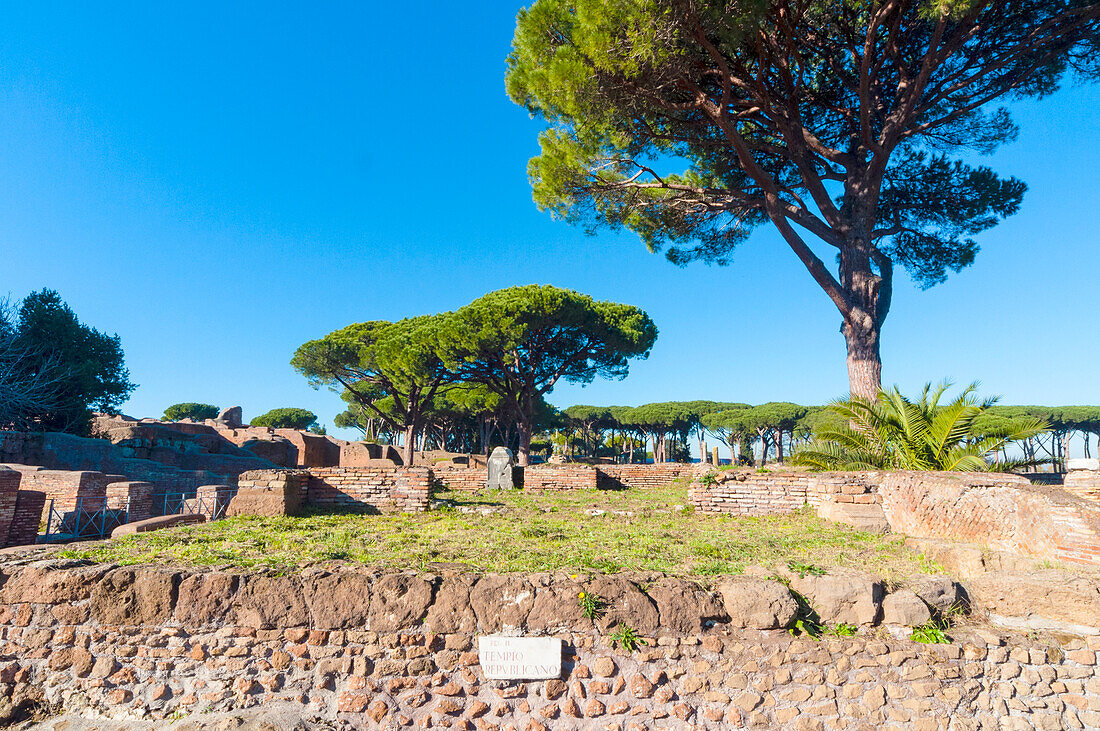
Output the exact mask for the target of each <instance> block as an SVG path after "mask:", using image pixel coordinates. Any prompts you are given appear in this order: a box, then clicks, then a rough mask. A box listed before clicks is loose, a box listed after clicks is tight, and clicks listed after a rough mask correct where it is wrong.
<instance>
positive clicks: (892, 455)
mask: <svg viewBox="0 0 1100 731" xmlns="http://www.w3.org/2000/svg"><path fill="white" fill-rule="evenodd" d="M950 386H951V384H950V383H948V382H946V381H945V382H943V383H941V384H940V385H938V386H936V387H935V388H932V384H930V383H929V384H925V386H924V391H923V393H921V395H920V398H919V399H917V400H916V401H912V400H910V399H908V398H906V397H905V396H903V395H902V394H901V393H900V392H899V391H898V389H897V386H895V387H894V388H893V389H892V390H889V391H886V390H880V391H879V394H878V398H877V399H875V400H874V401H870V400H868V399H865V398H862V397H859V396H853V397H852V398H850V399H848V400H842V401H834V402H833V403H831V404H829V405H828V406H827V407H826V408H827V409H828V410H829V411H831V412H833V413H834V414H836V415H837V416H838V417H841V418H838V419H836V420H835V423H827V424H825V425H823V426H822V427H821V428H819V429H818V431H817V434H816V435H815V439H814V441H813V442H811V443H810V444H808V445H806V446H805V447H803V448H802V449H800V450H799V451H798V452H797V453H795V455H794V458H793V460H794V462H795V464H798V465H801V466H803V467H809V468H811V469H819V470H945V471H965V472H983V471H987V470H998V471H1004V470H1010V469H1016V468H1018V467H1022V466H1025V465H1030V464H1034V461H1028V460H1012V459H996V457H997V455H998V454H999V453H1000V454H1005V453H1006V446H1007V445H1009V444H1010V443H1012V442H1016V441H1019V440H1022V439H1030V438H1031V437H1034V436H1035V435H1037V434H1040V433H1042V432H1044V431H1046V430H1047V429H1048V428H1049V427H1048V426H1047V424H1046V423H1045V422H1043V421H1042V420H1040V419H1035V418H1031V417H1022V418H1015V419H998V420H992V419H989V418H988V417H987V415H986V412H988V410H989V408H990V407H991V406H993V405H994V404H995V403H997V398H996V397H992V398H987V399H984V400H979V399H978V397H977V396H976V395H975V391H976V390H977V388H978V384H977V383H972V384H970V385H969V386H967V387H966V389H964V390H963V392H962V393H960V394H959V395H958V396H956V397H955V398H954V399H952V400H951V401H950V402H948V403H946V404H941V403H940V401H941V399H942V398H943V395H944V393H945V392H946V391H947V389H948V388H950ZM983 417H986V418H983ZM991 456H992V458H991Z"/></svg>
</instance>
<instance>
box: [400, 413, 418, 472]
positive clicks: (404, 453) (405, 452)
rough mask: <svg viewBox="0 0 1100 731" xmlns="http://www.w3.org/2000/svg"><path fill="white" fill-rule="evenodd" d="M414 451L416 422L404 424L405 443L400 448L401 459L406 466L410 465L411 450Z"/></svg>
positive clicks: (411, 458)
mask: <svg viewBox="0 0 1100 731" xmlns="http://www.w3.org/2000/svg"><path fill="white" fill-rule="evenodd" d="M415 451H416V424H412V423H410V424H408V425H406V426H405V444H404V448H403V449H402V450H401V460H402V461H403V462H404V463H405V466H406V467H412V463H413V452H415Z"/></svg>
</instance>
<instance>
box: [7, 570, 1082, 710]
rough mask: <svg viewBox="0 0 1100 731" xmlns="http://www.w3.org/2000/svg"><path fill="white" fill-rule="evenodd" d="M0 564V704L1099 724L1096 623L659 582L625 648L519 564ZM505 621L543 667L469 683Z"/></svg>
mask: <svg viewBox="0 0 1100 731" xmlns="http://www.w3.org/2000/svg"><path fill="white" fill-rule="evenodd" d="M3 578H4V585H3V589H2V590H0V640H2V641H3V648H4V650H3V658H2V660H0V692H3V693H4V695H5V697H7V698H9V699H11V700H12V703H13V704H16V705H17V704H19V703H25V702H35V701H37V702H49V703H54V704H59V705H61V706H62V707H63V708H65V709H68V710H74V711H75V710H81V709H89V710H90V711H91V712H92V713H95V714H103V715H106V716H110V717H115V718H153V719H165V718H169V717H171V716H173V715H174V714H178V713H186V714H190V713H202V712H204V711H218V710H227V709H234V708H247V707H250V706H256V705H260V704H265V703H274V702H277V701H293V702H294V703H296V704H298V705H299V706H300V708H301V709H302V715H303V716H305V717H307V718H315V719H321V720H329V721H333V720H341V721H345V722H347V723H349V724H351V725H352V726H354V727H356V728H371V729H375V728H377V729H383V728H386V729H389V728H395V727H397V728H400V727H414V726H415V727H421V728H424V727H429V726H431V727H436V726H447V727H452V728H463V729H475V728H477V729H485V730H486V731H490V730H497V729H507V728H515V729H531V730H532V731H540V730H545V729H589V728H595V727H597V726H598V727H599V728H617V729H622V730H624V731H625V730H627V729H632V730H637V731H641V730H642V729H650V728H697V729H725V728H739V727H742V726H745V725H751V726H754V727H761V728H777V727H778V728H791V729H826V728H827V729H851V728H868V729H870V728H893V729H941V728H951V729H978V728H990V729H999V728H1017V727H1019V728H1041V729H1060V728H1083V727H1084V728H1097V727H1098V726H1100V705H1098V704H1100V676H1098V673H1097V665H1096V662H1097V651H1100V638H1098V637H1095V636H1094V637H1089V638H1087V639H1072V638H1066V639H1065V640H1063V643H1062V644H1058V643H1056V642H1054V641H1046V642H1041V641H1038V640H1034V639H1028V638H1026V637H1022V636H1013V635H1004V634H998V633H995V632H992V631H990V630H987V629H985V630H976V631H972V632H969V633H968V632H965V631H960V632H959V633H957V642H955V643H954V644H950V645H931V646H929V645H921V644H918V643H914V642H911V641H909V640H907V639H895V638H894V637H892V636H891V635H890V634H889V633H883V632H877V633H876V632H868V633H864V634H861V635H859V636H854V637H843V638H840V637H834V638H825V639H822V640H821V641H817V642H814V641H809V640H807V639H805V638H796V637H792V636H791V635H790V634H789V633H787V632H786V631H785V630H783V629H775V630H756V629H735V628H733V627H731V626H729V625H728V624H725V623H714V622H711V623H710V625H703V626H699V627H697V628H695V629H690V628H688V629H686V631H685V628H683V627H681V626H679V625H678V623H679V622H680V621H681V620H682V619H683V618H684V617H685V616H688V615H690V614H691V612H694V613H695V615H696V616H697V617H698V616H706V615H707V613H708V612H710V611H711V610H710V609H708V608H707V607H706V606H705V604H706V601H708V600H707V597H706V596H697V597H695V598H694V599H692V600H689V601H686V602H685V601H684V599H685V596H684V595H682V594H681V595H679V600H678V601H669V597H668V596H664V598H663V599H662V594H661V592H662V591H665V592H667V591H668V590H669V589H670V588H671V585H670V584H668V583H667V581H666V582H665V583H663V584H660V582H659V586H656V588H652V589H648V590H647V591H648V592H649V593H648V594H643V593H639V594H637V595H632V596H634V599H633V601H634V602H635V604H634V605H633V606H632V607H631V608H629V609H623V610H622V611H624V612H626V614H625V615H623V616H624V617H625V618H627V619H629V620H630V621H631V623H633V624H634V625H635V626H637V627H641V628H644V629H643V637H644V639H645V642H646V643H647V644H645V645H643V646H640V647H639V648H638V650H637V651H635V652H628V651H625V650H623V649H622V648H621V647H618V648H613V647H611V645H610V643H609V641H608V631H607V630H608V628H607V627H606V626H600V627H594V626H593V625H592V624H591V623H590V622H589V623H587V625H586V624H585V620H583V618H581V617H579V616H578V615H577V614H576V611H575V609H574V605H575V594H574V593H573V592H572V590H568V591H564V592H561V591H559V589H563V588H565V587H557V588H555V586H553V585H548V584H545V583H542V584H540V583H539V580H538V579H537V578H536V577H531V579H530V581H529V583H524V582H528V579H525V578H523V577H511V579H509V578H507V577H493V576H488V577H482V578H476V577H470V576H458V575H454V576H449V577H439V576H422V575H411V574H388V575H380V574H367V573H365V572H349V571H341V572H337V573H330V572H326V571H313V572H309V573H306V574H303V575H301V576H296V575H290V576H285V575H284V576H270V575H268V576H265V575H256V574H250V575H234V574H228V573H222V572H206V573H198V574H196V573H192V572H180V571H172V570H168V569H163V568H146V567H136V568H135V567H128V568H114V569H112V568H111V567H107V566H87V565H85V566H81V565H76V564H72V563H70V564H68V565H62V564H59V563H58V562H52V563H46V564H43V563H39V564H35V565H29V566H25V567H22V568H19V567H14V568H13V567H5V569H4V576H3ZM609 580H610V579H609ZM515 582H519V584H517V583H515ZM523 586H525V587H526V594H525V595H522V596H521V595H518V594H516V593H515V592H514V589H516V588H517V587H520V588H522V587H523ZM661 587H663V589H662V588H661ZM634 591H638V588H637V586H635V588H634ZM638 596H641V597H643V598H646V599H647V601H649V602H650V604H649V605H646V604H644V603H637V602H638V601H640V600H638ZM693 602H695V603H694V604H693ZM623 606H624V607H625V604H624V605H623ZM677 606H679V607H680V609H679V610H677V609H676V607H677ZM647 607H648V608H647ZM685 607H687V609H688V611H687V613H686V614H685V612H684V611H683V609H684V608H685ZM618 608H619V604H618V603H615V605H614V607H613V609H614V610H618ZM727 608H729V605H728V604H727ZM502 628H503V629H506V630H507V629H509V628H510V630H511V631H513V632H520V631H522V632H524V633H526V634H536V635H550V636H555V637H559V638H561V639H562V641H563V643H564V653H563V658H562V660H563V662H562V673H561V676H560V677H558V678H553V679H549V680H541V681H531V682H515V681H510V682H504V681H489V680H486V679H485V677H484V675H483V673H482V670H481V667H480V666H479V664H478V655H477V652H476V649H477V647H476V642H477V637H478V636H479V635H481V634H485V633H489V632H496V631H500V630H501V629H502ZM1014 724H1015V725H1014Z"/></svg>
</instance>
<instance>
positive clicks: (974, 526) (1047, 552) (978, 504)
mask: <svg viewBox="0 0 1100 731" xmlns="http://www.w3.org/2000/svg"><path fill="white" fill-rule="evenodd" d="M879 495H880V497H881V499H882V507H883V511H884V512H885V514H886V518H887V520H889V522H890V527H891V529H893V530H894V531H896V532H898V533H905V534H906V535H911V536H916V537H918V538H939V539H949V540H957V541H974V542H976V543H981V544H984V545H986V546H989V547H990V548H993V549H996V550H1002V551H1009V552H1012V553H1017V554H1021V555H1024V556H1038V557H1043V558H1053V559H1057V560H1063V561H1075V562H1082V563H1093V564H1100V505H1096V504H1094V503H1091V502H1089V501H1086V500H1082V499H1080V498H1078V497H1076V496H1074V495H1071V494H1069V493H1067V492H1065V491H1064V490H1061V489H1059V488H1055V487H1047V486H1041V485H1031V484H1030V483H1029V482H1028V481H1027V480H1026V479H1025V478H1023V477H1020V476H1018V475H1003V474H1000V475H998V474H985V473H958V472H888V473H884V474H883V479H882V484H881V485H880V486H879Z"/></svg>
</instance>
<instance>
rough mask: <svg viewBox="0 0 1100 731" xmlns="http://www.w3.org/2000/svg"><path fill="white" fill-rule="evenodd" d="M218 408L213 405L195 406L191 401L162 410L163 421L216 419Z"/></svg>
mask: <svg viewBox="0 0 1100 731" xmlns="http://www.w3.org/2000/svg"><path fill="white" fill-rule="evenodd" d="M218 411H219V409H218V407H217V406H214V405H213V404H196V403H193V402H191V401H188V402H186V403H182V404H172V405H171V406H169V407H168V408H167V409H165V410H164V420H165V421H180V420H181V419H194V420H195V421H206V420H207V419H216V418H217V416H218Z"/></svg>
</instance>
